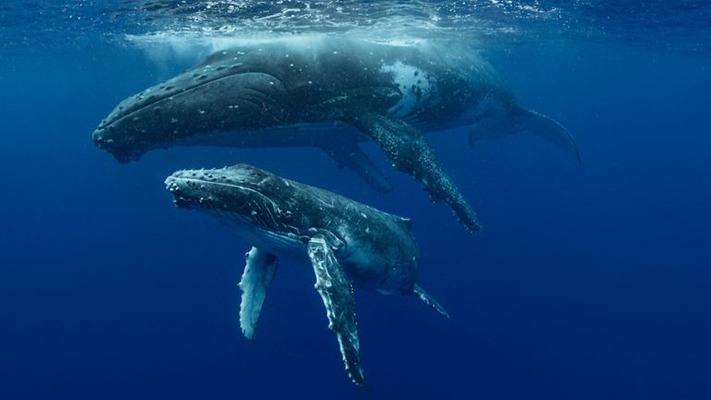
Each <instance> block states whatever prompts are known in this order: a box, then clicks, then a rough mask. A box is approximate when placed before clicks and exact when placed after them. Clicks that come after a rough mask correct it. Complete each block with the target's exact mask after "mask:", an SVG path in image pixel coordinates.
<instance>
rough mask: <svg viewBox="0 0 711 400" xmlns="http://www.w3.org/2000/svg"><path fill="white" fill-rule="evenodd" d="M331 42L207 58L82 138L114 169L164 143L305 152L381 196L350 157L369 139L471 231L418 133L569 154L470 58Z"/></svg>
mask: <svg viewBox="0 0 711 400" xmlns="http://www.w3.org/2000/svg"><path fill="white" fill-rule="evenodd" d="M445 47H446V48H444V47H442V46H434V45H429V44H419V45H411V46H400V45H397V46H396V45H386V44H377V43H372V42H367V41H357V40H348V39H343V38H335V37H324V38H296V39H281V40H273V41H267V42H260V43H256V44H250V45H245V46H242V47H237V48H234V49H229V50H225V51H220V52H217V53H215V54H213V55H211V56H209V57H208V58H207V59H206V60H205V61H203V62H202V63H201V64H199V65H197V66H195V67H194V68H192V69H190V70H188V71H186V72H185V73H183V74H180V75H178V76H176V77H174V78H173V79H170V80H168V81H166V82H164V83H162V84H159V85H157V86H154V87H151V88H148V89H146V90H144V91H143V92H141V93H139V94H137V95H135V96H132V97H129V98H128V99H126V100H124V101H123V102H121V103H120V104H119V105H118V106H117V107H116V109H115V110H114V111H113V112H112V113H111V114H110V115H109V116H108V117H107V118H106V119H105V120H103V121H102V122H101V123H100V124H99V126H98V127H97V129H96V130H95V131H94V134H93V138H94V141H95V143H96V145H97V146H99V147H100V148H102V149H104V150H106V151H108V152H110V153H111V154H113V155H114V156H115V157H116V159H117V160H119V161H120V162H128V161H132V160H137V159H139V158H140V157H141V155H142V154H144V153H145V152H147V151H149V150H152V149H156V148H167V147H170V146H173V145H215V146H236V147H281V146H313V147H318V148H321V149H323V150H324V151H325V152H326V153H327V154H329V155H330V156H331V157H333V158H334V159H335V160H336V162H338V163H339V164H341V165H344V166H347V167H349V168H352V169H353V170H354V171H356V172H357V173H358V174H359V175H361V176H362V177H364V178H365V179H366V180H367V181H368V182H369V183H370V184H371V185H372V186H373V187H375V188H376V189H378V190H381V191H387V190H389V189H390V184H389V182H388V181H387V179H386V178H385V177H384V176H383V174H382V173H381V171H379V170H378V168H377V167H376V166H375V164H374V163H373V162H372V161H371V160H370V159H369V158H368V157H367V155H366V154H365V153H364V152H363V151H362V150H361V149H360V148H359V145H358V142H359V141H363V140H365V139H370V140H372V141H374V142H375V143H376V144H377V145H378V146H379V147H380V148H381V149H382V150H383V152H384V153H385V154H386V155H387V157H388V158H389V159H390V161H391V162H392V164H393V166H395V167H396V168H397V169H399V170H400V171H402V172H404V173H407V174H410V175H413V176H414V177H415V178H416V179H417V180H419V181H420V182H421V183H422V184H423V185H424V187H425V189H426V190H427V191H428V192H429V193H430V195H431V196H432V199H433V200H435V201H443V202H445V203H446V204H448V205H449V206H450V207H451V208H452V210H453V211H454V214H455V216H456V218H457V219H458V220H459V221H460V222H461V223H462V224H464V226H465V227H466V228H467V229H469V230H470V231H471V232H476V231H477V230H478V229H479V225H478V223H477V220H476V216H475V215H474V212H473V211H472V210H471V208H470V207H469V205H468V204H467V202H466V201H465V200H464V198H463V196H462V195H461V194H460V192H459V190H458V189H457V186H456V185H455V184H454V182H453V181H452V179H451V178H450V177H449V176H448V175H447V173H446V172H445V171H444V169H443V168H442V165H441V163H440V161H439V160H438V158H437V157H436V155H435V154H434V152H433V151H432V149H431V148H430V146H429V145H428V144H427V142H426V141H425V139H424V138H423V137H422V134H421V133H420V132H421V131H426V132H429V131H436V130H446V129H450V128H456V127H467V128H469V129H470V143H471V144H473V143H474V142H475V141H477V140H479V139H484V138H490V137H498V136H504V135H508V134H512V133H515V132H519V131H526V130H527V131H531V132H534V133H537V134H538V135H540V136H542V137H544V138H546V139H548V140H550V141H552V142H553V143H555V144H557V145H559V146H561V147H563V148H565V149H567V150H569V151H571V152H573V153H574V154H576V156H577V155H578V150H577V146H576V144H575V141H574V140H573V137H572V136H571V135H570V133H569V132H568V131H567V130H566V129H565V128H564V127H563V126H562V125H561V124H559V123H557V122H555V121H554V120H552V119H550V118H549V117H546V116H545V115H542V114H540V113H536V112H533V111H530V110H526V109H523V108H521V107H520V106H518V105H517V103H516V101H515V99H514V97H513V95H512V94H511V92H510V91H509V89H508V88H507V87H506V86H505V85H504V84H503V83H502V81H501V79H500V78H499V77H498V74H497V73H496V72H495V71H494V69H493V68H492V67H491V66H490V65H489V64H488V63H487V62H485V61H484V60H482V59H481V58H480V57H479V56H477V54H476V53H475V52H474V51H472V50H471V49H467V50H461V51H453V50H452V48H451V47H450V46H445Z"/></svg>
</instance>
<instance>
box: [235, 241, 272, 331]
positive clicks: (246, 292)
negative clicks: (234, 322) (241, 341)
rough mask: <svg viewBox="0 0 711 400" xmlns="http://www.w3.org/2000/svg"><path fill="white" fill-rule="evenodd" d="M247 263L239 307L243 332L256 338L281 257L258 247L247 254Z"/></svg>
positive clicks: (241, 285) (240, 283) (240, 284)
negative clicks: (263, 307) (266, 299)
mask: <svg viewBox="0 0 711 400" xmlns="http://www.w3.org/2000/svg"><path fill="white" fill-rule="evenodd" d="M245 258H246V261H247V262H246V265H245V267H244V273H243V274H242V280H240V282H239V288H240V289H242V300H241V302H240V307H239V324H240V327H241V328H242V333H244V336H246V337H247V338H248V339H252V338H254V329H255V328H256V326H257V321H258V320H259V313H260V311H262V305H263V304H264V299H265V298H266V297H267V291H268V290H269V284H271V282H272V278H274V273H275V272H276V270H277V265H278V264H279V259H278V258H277V257H276V256H275V255H273V254H271V253H267V252H264V251H261V250H259V249H258V248H256V247H252V249H251V250H250V251H249V252H247V254H246V255H245Z"/></svg>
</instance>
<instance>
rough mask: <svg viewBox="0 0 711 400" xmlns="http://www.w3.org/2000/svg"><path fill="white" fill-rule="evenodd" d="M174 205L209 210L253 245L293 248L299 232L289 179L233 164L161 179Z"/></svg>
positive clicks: (298, 220) (300, 234) (297, 217)
mask: <svg viewBox="0 0 711 400" xmlns="http://www.w3.org/2000/svg"><path fill="white" fill-rule="evenodd" d="M165 184H166V188H167V189H168V191H169V192H170V193H171V194H172V196H173V200H174V203H175V205H176V206H177V207H178V208H185V209H195V210H200V211H203V212H207V213H208V214H212V215H213V216H215V217H217V218H218V219H219V220H220V221H222V222H223V223H225V224H226V225H228V226H230V227H233V228H235V229H236V230H237V234H238V235H240V236H243V237H245V238H247V239H249V240H252V241H254V242H255V243H258V242H264V241H265V240H269V241H270V243H269V244H270V245H275V243H273V242H274V241H276V242H278V243H277V244H276V245H278V246H279V247H288V248H292V247H294V246H295V245H296V243H295V241H298V240H299V238H301V236H302V235H303V234H304V232H300V230H299V228H298V227H299V226H302V225H303V224H302V223H301V221H300V217H299V216H298V215H296V212H297V209H296V208H295V205H294V203H293V202H294V196H293V192H294V188H293V187H292V183H291V182H290V181H288V180H286V179H282V178H280V177H278V176H276V175H273V174H271V173H269V172H266V171H264V170H261V169H259V168H256V167H253V166H250V165H246V164H238V165H234V166H231V167H225V168H221V169H200V170H182V171H177V172H174V173H173V174H172V175H170V176H169V177H168V178H167V179H166V181H165Z"/></svg>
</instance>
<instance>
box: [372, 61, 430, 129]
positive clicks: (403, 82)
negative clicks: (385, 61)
mask: <svg viewBox="0 0 711 400" xmlns="http://www.w3.org/2000/svg"><path fill="white" fill-rule="evenodd" d="M380 71H381V72H385V73H391V74H392V76H393V80H394V82H395V84H396V85H397V86H398V89H400V93H402V97H400V100H399V101H398V102H397V104H395V105H394V106H392V107H391V108H390V109H389V110H388V113H390V115H392V116H394V117H398V118H402V117H406V116H408V115H409V114H410V113H412V112H413V111H414V110H416V109H418V108H421V107H423V105H424V104H425V103H426V102H427V101H428V100H429V98H430V97H431V96H432V94H433V93H434V90H435V86H436V82H435V80H434V78H433V77H432V76H430V75H429V74H428V73H426V72H425V71H423V70H421V69H419V68H417V67H415V66H412V65H407V64H403V63H402V62H400V61H398V62H396V63H394V64H390V65H383V66H382V67H381V68H380Z"/></svg>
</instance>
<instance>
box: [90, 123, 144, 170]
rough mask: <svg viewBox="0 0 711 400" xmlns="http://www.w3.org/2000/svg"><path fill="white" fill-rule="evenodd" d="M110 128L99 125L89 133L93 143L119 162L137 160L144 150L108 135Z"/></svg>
mask: <svg viewBox="0 0 711 400" xmlns="http://www.w3.org/2000/svg"><path fill="white" fill-rule="evenodd" d="M111 130H113V128H112V127H107V128H103V127H101V126H100V127H99V128H97V129H96V130H95V131H94V133H93V134H92V135H91V139H92V141H93V142H94V145H95V146H96V147H98V148H99V149H101V150H104V151H106V152H107V153H109V154H111V155H112V156H113V157H114V158H115V159H116V161H118V162H119V163H120V164H128V163H130V162H132V161H138V160H139V159H140V158H141V156H142V155H143V153H144V152H143V151H140V150H139V149H138V148H137V147H135V146H131V145H129V144H127V143H124V142H122V140H120V138H119V139H114V138H113V137H111V135H110V131H111Z"/></svg>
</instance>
